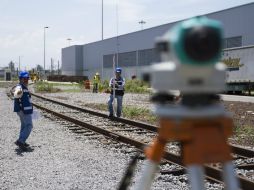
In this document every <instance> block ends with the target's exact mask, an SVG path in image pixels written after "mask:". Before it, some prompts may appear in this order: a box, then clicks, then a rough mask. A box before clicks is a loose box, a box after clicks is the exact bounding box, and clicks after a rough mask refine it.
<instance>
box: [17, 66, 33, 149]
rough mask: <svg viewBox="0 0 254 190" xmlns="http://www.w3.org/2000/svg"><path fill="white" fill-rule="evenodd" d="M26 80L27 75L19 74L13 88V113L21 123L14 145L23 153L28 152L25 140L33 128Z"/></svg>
mask: <svg viewBox="0 0 254 190" xmlns="http://www.w3.org/2000/svg"><path fill="white" fill-rule="evenodd" d="M28 80H29V73H28V72H27V71H21V72H20V73H19V84H18V85H16V87H15V88H14V112H17V115H18V116H19V118H20V122H21V129H20V134H19V138H18V140H17V141H16V142H15V144H16V145H17V146H19V147H20V149H21V150H23V151H27V150H28V147H29V144H27V143H26V140H27V138H28V137H29V135H30V133H31V131H32V128H33V122H32V113H33V105H32V102H31V95H30V92H29V90H28V88H27V86H28Z"/></svg>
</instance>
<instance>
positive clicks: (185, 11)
mask: <svg viewBox="0 0 254 190" xmlns="http://www.w3.org/2000/svg"><path fill="white" fill-rule="evenodd" d="M101 2H102V0H0V23H1V25H0V52H1V53H0V67H3V66H7V65H8V63H9V62H10V61H14V62H15V63H16V67H17V66H18V58H19V56H20V57H21V69H25V68H26V69H30V68H33V67H35V66H36V65H37V64H40V65H42V66H43V30H44V26H49V29H46V68H49V66H50V58H53V59H54V62H55V64H56V63H57V61H58V60H60V62H61V48H63V47H66V46H68V45H69V42H70V44H71V45H76V44H86V43H89V42H94V41H98V40H101ZM250 2H253V1H249V0H177V1H176V0H104V38H109V37H113V36H116V34H117V27H116V25H117V24H116V23H117V18H116V15H117V11H116V10H117V7H118V34H119V35H121V34H126V33H129V32H134V31H137V30H140V29H141V25H140V24H139V23H138V22H139V21H140V20H144V21H145V22H146V23H145V24H144V25H143V27H144V28H150V27H153V26H158V25H161V24H166V23H169V22H173V21H177V20H181V19H184V18H188V17H192V16H196V15H201V14H206V13H210V12H215V11H218V10H223V9H227V8H230V7H235V6H238V5H242V4H246V3H250ZM67 38H71V39H72V40H71V41H67Z"/></svg>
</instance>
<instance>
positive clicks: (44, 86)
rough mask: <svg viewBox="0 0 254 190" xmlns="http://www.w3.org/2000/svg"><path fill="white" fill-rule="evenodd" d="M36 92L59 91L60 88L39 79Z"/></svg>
mask: <svg viewBox="0 0 254 190" xmlns="http://www.w3.org/2000/svg"><path fill="white" fill-rule="evenodd" d="M35 91H36V92H59V91H61V90H60V89H59V88H54V86H53V84H50V83H47V82H42V81H39V82H37V83H36V84H35Z"/></svg>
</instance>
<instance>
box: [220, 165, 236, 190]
mask: <svg viewBox="0 0 254 190" xmlns="http://www.w3.org/2000/svg"><path fill="white" fill-rule="evenodd" d="M223 178H224V182H225V185H226V189H227V190H239V189H240V187H239V182H238V180H237V178H236V176H235V172H234V166H233V163H232V162H226V163H224V164H223Z"/></svg>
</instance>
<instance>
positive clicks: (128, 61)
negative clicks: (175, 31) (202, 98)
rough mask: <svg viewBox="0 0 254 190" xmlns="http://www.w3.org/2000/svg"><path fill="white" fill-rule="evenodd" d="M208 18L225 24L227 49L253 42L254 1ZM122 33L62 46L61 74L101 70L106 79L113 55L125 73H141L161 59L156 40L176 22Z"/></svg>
mask: <svg viewBox="0 0 254 190" xmlns="http://www.w3.org/2000/svg"><path fill="white" fill-rule="evenodd" d="M205 16H207V17H208V18H211V19H216V20H219V21H220V22H222V24H223V26H224V37H225V39H224V48H233V47H242V46H249V45H254V25H253V24H251V23H252V19H253V18H254V3H249V4H245V5H241V6H238V7H233V8H229V9H226V10H222V11H218V12H214V13H210V14H206V15H205ZM176 23H177V22H174V23H168V24H164V25H160V26H157V27H153V28H149V29H145V30H141V31H137V32H133V33H129V34H124V35H120V36H118V37H113V38H109V39H105V40H102V41H97V42H93V43H89V44H84V45H74V46H70V47H66V48H63V49H62V74H63V75H75V76H88V78H89V79H91V78H92V76H93V75H94V74H95V73H96V72H99V73H101V76H102V78H103V79H108V78H110V77H111V76H112V75H113V71H112V65H113V57H115V61H116V64H118V66H119V67H122V68H123V76H124V77H126V78H131V76H133V75H136V76H138V77H139V76H140V70H141V68H142V67H143V66H147V65H150V64H152V63H153V62H156V61H159V59H160V58H159V56H158V55H157V54H156V52H155V49H154V40H155V38H156V37H157V36H161V35H163V34H164V33H165V32H166V31H168V30H169V29H170V28H171V27H172V26H173V25H174V24H176Z"/></svg>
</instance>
